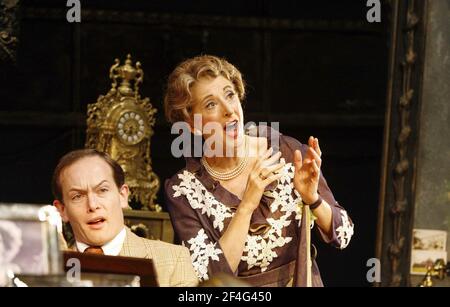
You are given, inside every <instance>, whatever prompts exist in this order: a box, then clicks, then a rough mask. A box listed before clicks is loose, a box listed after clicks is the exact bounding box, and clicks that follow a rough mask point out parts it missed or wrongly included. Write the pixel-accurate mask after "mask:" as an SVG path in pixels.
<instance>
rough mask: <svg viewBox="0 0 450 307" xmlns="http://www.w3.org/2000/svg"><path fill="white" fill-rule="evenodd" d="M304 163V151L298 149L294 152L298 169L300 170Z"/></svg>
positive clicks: (295, 164) (295, 165)
mask: <svg viewBox="0 0 450 307" xmlns="http://www.w3.org/2000/svg"><path fill="white" fill-rule="evenodd" d="M302 164H303V158H302V153H301V152H300V150H296V151H295V152H294V167H295V169H296V170H299V169H300V168H301V167H302Z"/></svg>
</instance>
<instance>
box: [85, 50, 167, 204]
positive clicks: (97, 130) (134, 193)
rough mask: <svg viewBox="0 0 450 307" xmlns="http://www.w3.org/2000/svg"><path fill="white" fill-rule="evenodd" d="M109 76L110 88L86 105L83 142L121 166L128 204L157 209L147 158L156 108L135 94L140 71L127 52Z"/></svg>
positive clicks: (156, 184)
mask: <svg viewBox="0 0 450 307" xmlns="http://www.w3.org/2000/svg"><path fill="white" fill-rule="evenodd" d="M109 77H110V78H111V80H112V85H111V89H110V91H109V92H108V93H107V94H106V95H105V96H103V95H100V96H99V98H98V99H97V102H96V103H93V104H89V105H88V110H87V115H88V119H87V131H86V134H87V135H86V145H85V146H86V147H87V148H94V149H97V150H99V151H102V152H106V153H108V154H109V155H110V156H111V157H112V158H113V159H114V160H116V161H117V162H118V163H119V164H120V166H122V168H123V170H124V171H125V178H126V179H125V181H126V183H127V184H128V186H129V187H130V205H131V207H132V208H134V209H144V210H152V211H157V212H159V211H161V207H160V206H159V205H157V204H156V203H155V201H156V193H157V192H158V189H159V186H160V182H159V178H158V176H157V175H156V174H155V173H154V172H153V170H152V161H151V158H150V139H151V137H152V135H153V126H154V124H155V113H156V111H157V110H156V109H155V108H154V107H153V106H152V104H151V103H150V100H149V99H148V98H144V99H141V97H140V95H139V85H140V84H142V81H143V79H144V72H143V71H142V68H141V64H140V62H136V65H135V66H132V61H131V55H129V54H128V55H127V59H126V61H125V64H124V65H120V61H119V59H115V64H114V65H112V66H111V68H110V71H109Z"/></svg>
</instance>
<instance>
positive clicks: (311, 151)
mask: <svg viewBox="0 0 450 307" xmlns="http://www.w3.org/2000/svg"><path fill="white" fill-rule="evenodd" d="M308 152H309V153H310V155H311V157H312V158H313V160H314V161H316V162H317V165H318V166H319V167H320V166H321V165H322V159H321V158H320V156H319V154H318V153H317V152H316V151H315V150H314V149H313V148H311V147H310V148H308Z"/></svg>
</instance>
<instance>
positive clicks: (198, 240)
mask: <svg viewBox="0 0 450 307" xmlns="http://www.w3.org/2000/svg"><path fill="white" fill-rule="evenodd" d="M207 239H208V236H207V235H206V234H205V230H204V229H203V228H202V229H200V231H199V232H198V233H197V236H196V237H195V238H192V239H190V240H188V241H187V243H189V244H190V247H189V250H190V252H191V261H192V265H193V266H194V270H195V272H196V273H197V277H198V279H199V280H200V281H203V280H208V279H209V276H208V265H209V259H210V258H211V260H215V261H219V255H220V254H222V253H223V252H222V250H221V249H220V248H216V243H208V244H206V240H207ZM183 245H185V243H184V242H183Z"/></svg>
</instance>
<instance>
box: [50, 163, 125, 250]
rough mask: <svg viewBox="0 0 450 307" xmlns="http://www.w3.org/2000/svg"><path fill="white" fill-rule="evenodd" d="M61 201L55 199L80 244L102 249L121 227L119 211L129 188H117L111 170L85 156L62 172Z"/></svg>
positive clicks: (121, 218)
mask: <svg viewBox="0 0 450 307" xmlns="http://www.w3.org/2000/svg"><path fill="white" fill-rule="evenodd" d="M59 180H60V184H61V192H62V198H63V202H62V203H61V202H59V201H58V200H55V201H54V202H53V203H54V205H55V206H56V207H57V208H58V211H59V213H60V214H61V217H62V219H63V221H64V222H69V223H70V225H71V226H72V229H73V232H74V235H75V239H76V240H77V241H79V242H82V243H85V244H88V245H91V246H102V245H104V244H105V243H107V242H109V241H111V240H112V239H113V238H114V237H115V236H116V235H117V234H118V233H119V232H120V231H121V230H122V229H123V227H124V220H123V212H122V208H126V207H127V206H128V186H127V185H123V186H122V187H120V189H119V188H117V186H116V183H115V181H114V177H113V170H112V168H111V166H109V165H108V163H106V162H105V161H104V160H103V159H102V158H100V157H95V156H94V157H86V158H82V159H80V160H78V161H76V162H75V163H74V164H72V165H70V166H68V167H67V168H65V169H63V171H62V172H61V175H60V178H59Z"/></svg>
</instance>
